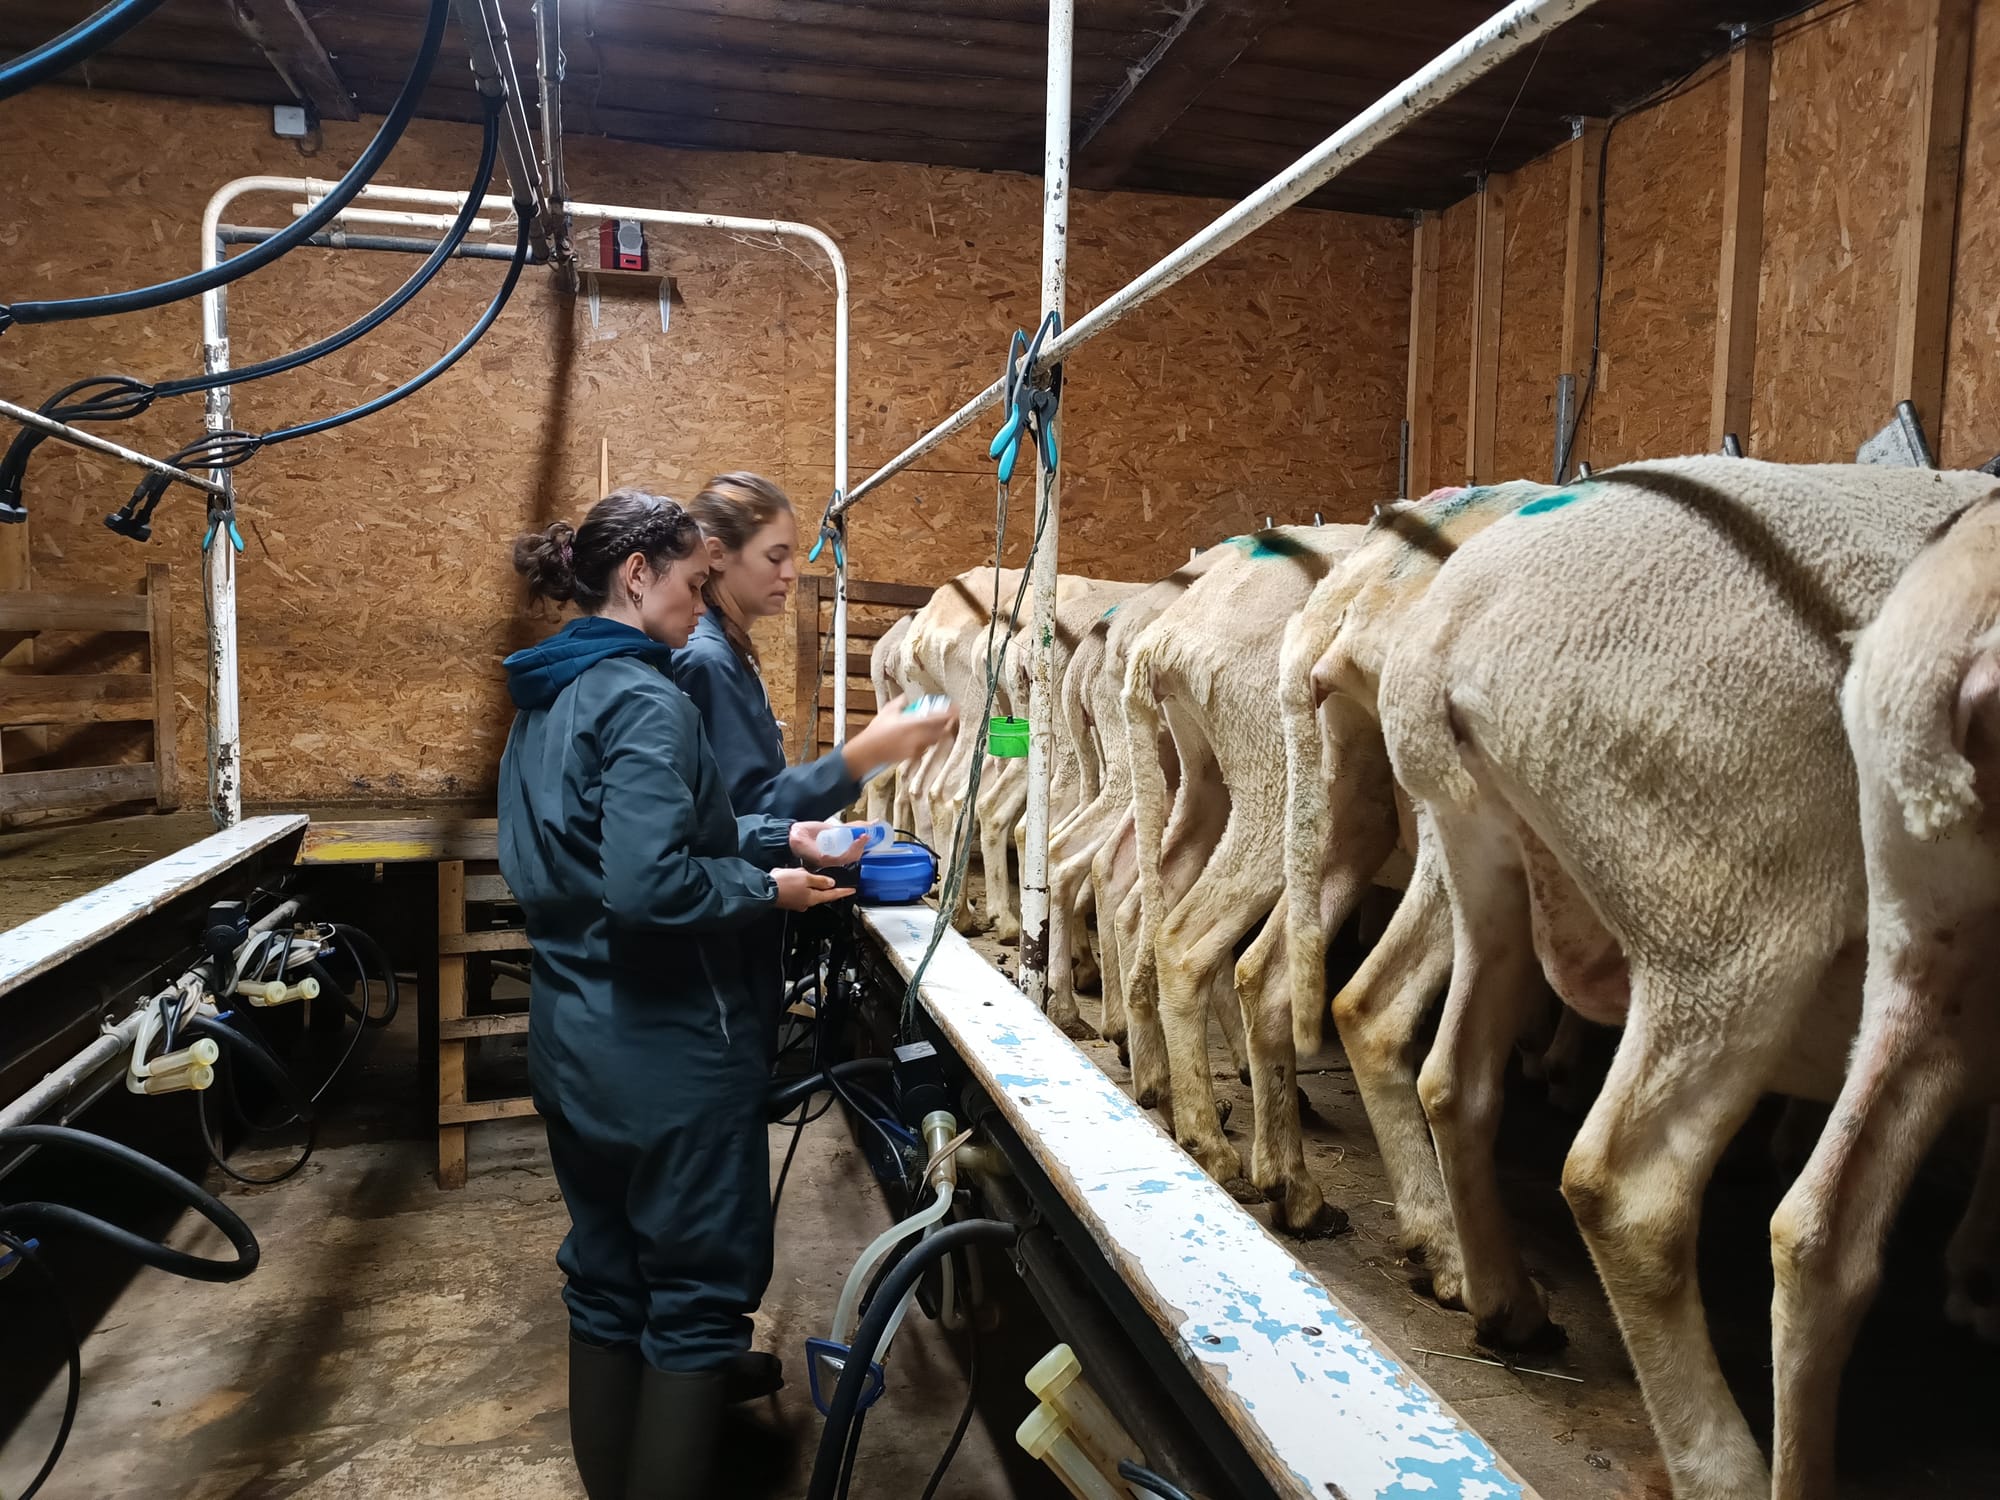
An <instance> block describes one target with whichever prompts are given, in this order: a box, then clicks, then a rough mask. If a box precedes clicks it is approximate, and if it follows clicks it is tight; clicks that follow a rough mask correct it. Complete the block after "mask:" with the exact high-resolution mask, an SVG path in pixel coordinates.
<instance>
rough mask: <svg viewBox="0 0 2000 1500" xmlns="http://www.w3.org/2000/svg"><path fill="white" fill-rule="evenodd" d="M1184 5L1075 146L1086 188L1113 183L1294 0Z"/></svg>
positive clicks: (1202, 0) (1189, 0) (1201, 0)
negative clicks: (1177, 17)
mask: <svg viewBox="0 0 2000 1500" xmlns="http://www.w3.org/2000/svg"><path fill="white" fill-rule="evenodd" d="M1185 4H1186V7H1187V8H1186V9H1185V10H1183V11H1182V12H1181V15H1180V17H1179V19H1177V20H1176V21H1175V22H1174V24H1173V25H1172V26H1170V27H1168V28H1167V31H1166V33H1165V34H1164V35H1163V36H1161V38H1160V40H1159V42H1158V43H1157V44H1155V46H1154V47H1153V50H1152V51H1151V52H1149V53H1148V54H1147V55H1146V57H1145V58H1144V59H1143V60H1142V61H1141V62H1140V63H1139V64H1138V65H1137V66H1136V67H1134V68H1133V69H1132V70H1131V72H1130V74H1129V75H1128V76H1127V78H1126V80H1125V84H1124V86H1123V87H1121V88H1120V89H1119V90H1118V92H1117V93H1115V94H1113V95H1112V96H1111V98H1110V100H1109V101H1108V102H1107V103H1106V104H1105V105H1104V107H1103V108H1102V109H1100V110H1099V111H1098V112H1097V116H1096V118H1095V119H1093V120H1092V121H1091V122H1090V124H1089V126H1088V127H1087V128H1086V129H1085V131H1084V133H1083V136H1082V138H1081V140H1080V141H1079V142H1078V143H1077V145H1076V150H1075V156H1076V180H1077V183H1078V184H1079V185H1080V186H1082V187H1088V188H1113V187H1116V186H1117V185H1118V182H1119V179H1120V178H1122V177H1123V176H1124V175H1125V174H1126V172H1127V171H1128V170H1130V168H1131V167H1132V164H1133V163H1134V162H1136V161H1137V160H1138V159H1139V158H1140V157H1141V156H1142V155H1144V154H1145V152H1146V150H1147V149H1148V148H1149V147H1151V146H1152V145H1153V144H1154V143H1155V142H1157V141H1158V140H1159V139H1160V137H1162V136H1163V135H1165V134H1166V133H1167V132H1168V131H1169V130H1171V129H1172V128H1173V124H1174V122H1175V121H1176V120H1178V119H1179V118H1180V117H1181V116H1182V115H1183V114H1185V113H1186V112H1187V110H1188V108H1189V106H1191V105H1192V104H1193V103H1194V102H1195V100H1196V99H1198V98H1200V97H1201V94H1202V92H1203V90H1205V89H1207V88H1208V87H1209V86H1210V85H1211V84H1213V83H1214V82H1215V81H1216V80H1217V79H1218V78H1220V77H1221V76H1222V75H1223V73H1224V72H1226V71H1227V70H1228V68H1229V66H1230V65H1231V64H1232V63H1234V62H1235V61H1236V59H1237V58H1239V57H1241V56H1242V55H1243V54H1244V53H1245V52H1246V51H1248V50H1249V48H1250V46H1251V45H1252V44H1253V43H1254V42H1255V41H1256V40H1257V38H1258V37H1259V36H1260V35H1262V34H1263V31H1264V28H1265V27H1267V26H1269V25H1271V24H1272V23H1273V22H1275V21H1277V20H1279V19H1280V18H1282V17H1283V16H1284V15H1285V14H1286V13H1287V12H1288V11H1289V10H1290V9H1291V0H1185Z"/></svg>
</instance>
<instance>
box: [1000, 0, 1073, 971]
mask: <svg viewBox="0 0 2000 1500" xmlns="http://www.w3.org/2000/svg"><path fill="white" fill-rule="evenodd" d="M1075 39H1076V0H1049V91H1048V124H1047V126H1046V129H1045V132H1044V136H1043V142H1042V316H1043V317H1044V318H1046V317H1047V316H1048V315H1049V314H1050V313H1052V312H1053V313H1061V312H1062V310H1063V292H1064V287H1065V281H1066V278H1067V275H1068V271H1069V95H1070V66H1071V62H1072V58H1073V55H1074V51H1073V49H1074V44H1075ZM1058 427H1060V422H1059V421H1058ZM1024 442H1025V440H1024ZM1057 451H1058V452H1060V451H1061V450H1060V444H1058V449H1057ZM1032 461H1033V462H1034V465H1035V516H1036V525H1037V529H1038V530H1039V531H1040V532H1041V534H1042V539H1041V545H1040V546H1039V547H1038V548H1037V549H1036V551H1035V579H1034V581H1035V627H1034V632H1033V637H1032V645H1031V650H1032V652H1033V657H1032V660H1033V663H1034V677H1033V680H1032V684H1031V686H1030V688H1029V691H1028V830H1027V832H1028V837H1027V849H1026V852H1025V854H1024V856H1023V858H1022V861H1021V988H1022V990H1023V991H1024V992H1025V993H1026V994H1027V996H1028V998H1029V1000H1031V1001H1033V1002H1034V1004H1035V1005H1036V1006H1037V1007H1039V1008H1041V1009H1043V1010H1047V1009H1048V1004H1049V973H1048V970H1049V922H1050V920H1051V919H1052V917H1053V919H1054V920H1057V921H1060V920H1061V919H1062V917H1061V914H1060V913H1053V914H1052V913H1051V912H1050V911H1049V781H1050V777H1051V775H1052V773H1053V771H1054V769H1055V717H1056V715H1055V703H1056V689H1057V686H1058V684H1057V682H1056V678H1055V649H1056V580H1057V578H1058V577H1059V576H1060V575H1059V571H1058V567H1057V539H1058V537H1059V535H1060V532H1061V527H1060V524H1059V523H1060V521H1061V517H1062V510H1061V498H1060V494H1059V487H1058V483H1057V481H1058V478H1059V476H1058V475H1056V474H1051V473H1049V472H1047V471H1046V470H1045V469H1044V468H1043V467H1042V464H1041V460H1040V457H1039V455H1036V456H1035V457H1034V458H1033V460H1032ZM994 561H995V562H996V563H997V562H999V559H998V558H995V559H994Z"/></svg>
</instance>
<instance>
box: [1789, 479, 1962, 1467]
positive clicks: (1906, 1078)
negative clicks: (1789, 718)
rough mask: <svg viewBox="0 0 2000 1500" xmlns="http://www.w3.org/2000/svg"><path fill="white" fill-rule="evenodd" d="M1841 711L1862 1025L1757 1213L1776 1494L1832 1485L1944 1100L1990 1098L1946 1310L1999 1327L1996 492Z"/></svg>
mask: <svg viewBox="0 0 2000 1500" xmlns="http://www.w3.org/2000/svg"><path fill="white" fill-rule="evenodd" d="M1842 707H1843V716H1844V718H1845V721H1846V726H1847V737H1848V743H1849V745H1850V746H1851V748H1852V750H1853V755H1854V764H1855V770H1856V772H1857V774H1858V778H1859V788H1860V811H1861V819H1860V830H1861V846H1862V851H1863V855H1864V860H1865V866H1866V871H1867V882H1868V884H1867V893H1868V897H1867V899H1868V906H1867V934H1868V965H1867V977H1866V981H1865V985H1864V988H1863V992H1862V1008H1861V1029H1860V1034H1859V1035H1858V1037H1857V1038H1856V1040H1855V1044H1854V1051H1853V1054H1852V1057H1851V1060H1850V1061H1849V1064H1848V1069H1847V1080H1846V1083H1845V1084H1844V1086H1843V1087H1842V1088H1841V1091H1840V1096H1839V1098H1838V1100H1837V1102H1836V1103H1835V1106H1834V1111H1833V1114H1832V1116H1831V1118H1830V1120H1829V1122H1828V1125H1827V1127H1826V1129H1825V1130H1824V1131H1823V1132H1822V1133H1821V1135H1820V1138H1819V1144H1818V1146H1817V1148H1816V1149H1815V1150H1814V1151H1813V1153H1812V1156H1811V1157H1810V1159H1809V1160H1808V1162H1807V1164H1806V1166H1805V1169H1804V1170H1803V1171H1802V1172H1801V1173H1800V1175H1799V1177H1798V1178H1797V1180H1796V1181H1795V1182H1794V1183H1793V1184H1792V1187H1791V1190H1790V1192H1788V1193H1787V1194H1786V1195H1785V1199H1784V1201H1783V1203H1782V1204H1780V1205H1779V1208H1778V1211H1777V1214H1776V1216H1775V1217H1774V1218H1773V1220H1772V1225H1771V1242H1772V1249H1773V1254H1774V1258H1775V1261H1776V1270H1777V1290H1776V1294H1775V1296H1774V1299H1773V1306H1772V1328H1773V1346H1774V1347H1773V1367H1774V1372H1775V1382H1776V1395H1777V1416H1776V1433H1775V1439H1774V1442H1773V1444H1772V1450H1773V1460H1774V1462H1773V1470H1774V1472H1773V1484H1772V1494H1773V1496H1774V1497H1775V1500H1804V1497H1809V1496H1821V1495H1831V1494H1832V1493H1833V1492H1834V1463H1833V1438H1834V1419H1835V1412H1834V1407H1835V1398H1836V1396H1837V1395H1838V1393H1839V1388H1840V1371H1841V1366H1842V1365H1843V1364H1845V1363H1846V1360H1847V1355H1848V1352H1849V1350H1850V1349H1851V1348H1852V1347H1853V1342H1854V1333H1855V1329H1856V1327H1857V1326H1858V1325H1859V1323H1860V1321H1861V1318H1862V1315H1863V1314H1864V1313H1865V1312H1866V1311H1867V1308H1868V1304H1869V1302H1870V1301H1871V1300H1872V1298H1873V1296H1874V1292H1875V1288H1876V1286H1877V1285H1878V1284H1879V1282H1880V1280H1881V1275H1882V1242H1883V1238H1884V1236H1885V1235H1886V1234H1887V1233H1888V1229H1889V1225H1890V1222H1891V1220H1892V1218H1893V1216H1894V1214H1895V1211H1896V1207H1897V1205H1898V1204H1899V1203H1900V1202H1901V1201H1902V1198H1903V1195H1904V1193H1905V1192H1906V1191H1908V1189H1909V1185H1910V1180H1911V1178H1912V1176H1913V1175H1914V1174H1915V1172H1916V1169H1917V1166H1918V1163H1919V1162H1920V1161H1921V1160H1922V1158H1923V1156H1924V1154H1925V1152H1926V1151H1928V1150H1929V1148H1930V1147H1931V1145H1932V1143H1933V1142H1934V1141H1935V1140H1936V1139H1937V1136H1938V1133H1939V1131H1940V1130H1941V1129H1942V1128H1943V1126H1944V1123H1945V1121H1946V1119H1947V1118H1948V1116H1949V1115H1950V1114H1951V1113H1952V1112H1953V1111H1955V1110H1957V1109H1959V1108H1961V1107H1963V1106H1965V1105H1968V1104H1979V1105H1984V1106H1986V1107H1987V1108H1988V1110H1989V1115H1988V1125H1987V1143H1986V1154H1985V1159H1984V1161H1983V1163H1982V1168H1981V1173H1980V1178H1979V1182H1978V1186H1977V1187H1976V1188H1975V1190H1974V1194H1973V1200H1972V1206H1971V1207H1970V1209H1969V1210H1968V1211H1967V1214H1966V1217H1965V1220H1964V1222H1963V1223H1961V1225H1960V1226H1959V1229H1958V1232H1957V1233H1956V1234H1955V1235H1954V1236H1953V1237H1952V1240H1951V1244H1950V1246H1949V1248H1948V1250H1947V1252H1946V1267H1947V1271H1948V1274H1949V1279H1950V1298H1949V1301H1948V1303H1947V1307H1946V1311H1947V1313H1948V1315H1949V1316H1951V1317H1952V1318H1953V1320H1954V1321H1957V1322H1962V1323H1968V1324H1970V1325H1972V1326H1973V1327H1974V1328H1976V1330H1977V1331H1978V1332H1979V1333H1980V1334H1981V1335H1982V1336H1984V1337H1986V1338H1989V1339H1990V1338H1995V1337H2000V1301H1996V1292H1995V1286H1996V1281H1995V1275H1996V1271H2000V1266H1996V1264H1995V1251H1996V1244H1997V1243H2000V1191H1996V1189H2000V1135H1996V1122H2000V1112H1995V1111H1994V1110H1993V1106H1994V1105H1995V1104H1996V1102H2000V1026H1996V1024H1995V1011H1994V1008H1993V1003H1992V1002H1993V985H1994V980H1995V976H1996V974H2000V504H1995V503H1993V502H1991V501H1987V502H1983V503H1980V504H1978V505H1976V506H1974V507H1973V508H1971V509H1969V510H1967V511H1966V512H1964V513H1963V514H1962V515H1961V516H1959V517H1958V518H1957V520H1956V522H1955V524H1952V525H1950V526H1949V528H1948V529H1947V530H1945V531H1944V532H1943V533H1942V535H1940V536H1939V537H1938V539H1937V540H1936V541H1934V542H1933V543H1932V544H1931V545H1930V546H1929V547H1927V548H1926V549H1925V550H1924V551H1923V552H1921V553H1920V554H1918V556H1917V557H1916V559H1915V560H1914V561H1913V562H1912V563H1911V564H1910V566H1909V568H1908V569H1907V570H1906V571H1905V572H1904V574H1903V576H1902V579H1901V581H1900V582H1899V583H1898V584H1897V585H1896V587H1895V590H1894V591H1893V592H1892V593H1891V594H1890V595H1889V598H1888V600H1887V602H1886V603H1884V604H1883V606H1882V609H1881V611H1880V613H1879V614H1877V616H1876V617H1875V620H1874V622H1873V623H1872V624H1870V625H1869V626H1868V627H1867V629H1865V630H1864V631H1863V632H1862V633H1861V636H1860V638H1859V640H1858V641H1857V642H1856V644H1855V649H1854V664H1853V666H1852V667H1850V668H1849V670H1848V673H1847V682H1846V688H1845V691H1844V694H1843V704H1842Z"/></svg>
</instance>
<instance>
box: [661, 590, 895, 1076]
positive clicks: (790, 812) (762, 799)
mask: <svg viewBox="0 0 2000 1500" xmlns="http://www.w3.org/2000/svg"><path fill="white" fill-rule="evenodd" d="M670 670H671V671H672V672H673V674H674V681H675V682H678V683H679V684H680V686H681V691H682V692H684V693H686V694H687V695H688V697H690V698H691V699H693V700H694V706H695V707H696V708H698V709H700V710H701V722H702V727H703V729H705V730H706V731H707V733H708V742H709V744H711V745H712V746H714V747H715V761H716V764H717V765H719V766H720V767H722V779H723V782H724V784H725V785H727V787H728V788H729V803H730V806H732V807H734V808H736V809H737V810H739V811H741V812H746V813H753V812H754V813H767V814H769V815H771V816H772V817H778V818H791V819H795V820H797V821H799V822H819V821H820V820H822V819H825V818H830V817H832V816H834V814H836V813H838V812H839V811H840V810H841V809H842V808H843V807H846V806H847V805H848V804H849V803H850V802H852V801H853V800H854V799H855V797H856V796H857V795H859V793H860V791H861V787H860V785H859V783H857V782H856V781H855V780H854V778H853V777H852V776H849V775H848V774H847V764H846V762H845V761H843V760H842V759H841V755H840V752H839V751H838V750H833V751H829V752H828V753H827V754H825V755H822V756H821V757H820V758H819V759H818V760H815V761H808V762H807V763H806V764H805V765H802V766H788V765H786V764H785V742H784V736H783V735H782V734H781V733H780V732H779V729H778V721H777V719H776V717H775V716H774V715H773V714H772V713H771V699H770V697H769V695H768V694H766V693H765V691H764V682H763V679H762V678H760V677H759V676H758V675H757V674H756V673H755V672H754V671H752V670H751V668H750V667H749V665H748V664H747V663H746V662H744V660H743V659H742V658H741V657H739V656H738V655H737V654H736V652H735V651H734V649H732V648H731V646H730V644H729V638H728V637H727V636H725V635H724V634H723V633H722V623H721V621H720V620H718V619H717V618H716V617H715V615H714V614H713V613H710V614H706V615H703V616H702V617H701V620H700V622H699V623H697V624H696V626H695V628H694V635H693V636H692V637H691V638H690V639H689V641H688V643H687V644H686V645H685V646H683V647H681V649H680V650H678V651H676V652H675V653H674V663H673V666H672V668H671V669H670ZM799 712H800V713H811V712H813V705H811V704H809V703H804V704H800V705H799ZM754 933H755V939H756V941H755V958H754V963H755V968H754V970H753V974H754V976H755V978H754V984H755V987H756V990H757V993H759V994H760V995H766V996H769V997H770V1008H769V1010H768V1012H767V1013H766V1015H765V1018H764V1030H765V1034H766V1036H767V1037H768V1039H769V1041H770V1043H771V1045H772V1047H773V1049H774V1050H775V1048H776V1045H777V1040H778V1030H779V1027H780V1025H781V1023H782V1021H783V1019H784V1018H783V1015H782V1006H783V1001H784V984H785V976H784V948H785V922H784V918H783V917H782V916H774V917H771V918H769V919H767V920H764V921H760V922H758V923H757V925H756V927H755V929H754Z"/></svg>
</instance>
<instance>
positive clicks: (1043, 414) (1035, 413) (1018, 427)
mask: <svg viewBox="0 0 2000 1500" xmlns="http://www.w3.org/2000/svg"><path fill="white" fill-rule="evenodd" d="M1061 332H1062V318H1061V316H1060V315H1059V314H1057V313H1053V312H1052V313H1050V314H1049V315H1048V316H1047V317H1045V318H1043V319H1042V323H1041V326H1040V327H1039V328H1037V329H1036V330H1035V336H1034V338H1032V339H1030V338H1029V337H1028V336H1027V335H1026V334H1024V333H1022V332H1021V331H1020V330H1019V329H1018V328H1017V329H1015V330H1014V337H1013V338H1012V340H1011V341H1010V342H1009V343H1008V346H1007V373H1006V374H1005V375H1004V376H1003V377H1002V378H1001V382H1002V389H1001V398H1000V399H1001V404H1002V405H1003V406H1005V407H1006V408H1007V420H1006V422H1005V423H1004V424H1003V425H1002V426H1001V428H1000V430H999V432H997V433H995V434H994V436H993V441H992V442H991V443H990V444H988V445H987V449H986V456H987V457H988V458H997V459H998V460H1000V468H999V476H1000V482H1001V483H1002V484H1008V483H1011V482H1012V480H1013V478H1014V464H1015V461H1016V460H1017V459H1018V458H1019V457H1020V455H1021V436H1022V434H1023V433H1032V434H1033V435H1034V439H1035V447H1036V449H1037V451H1038V452H1039V454H1040V456H1041V461H1042V467H1043V468H1044V469H1046V470H1047V471H1048V472H1049V473H1051V474H1053V473H1054V472H1055V469H1056V462H1057V459H1058V457H1059V455H1058V453H1057V451H1056V434H1055V418H1056V412H1057V410H1058V408H1059V406H1060V404H1061V401H1062V366H1061V365H1057V366H1055V367H1054V368H1053V369H1052V370H1050V372H1049V383H1048V385H1047V387H1046V388H1043V387H1040V386H1037V385H1034V384H1033V383H1032V382H1031V381H1030V380H1029V379H1028V376H1029V374H1030V373H1031V372H1032V371H1033V370H1034V367H1035V360H1036V359H1037V358H1038V357H1039V356H1040V354H1041V352H1042V343H1043V341H1044V340H1045V339H1047V338H1048V336H1049V335H1050V334H1051V333H1057V334H1059V333H1061Z"/></svg>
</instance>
